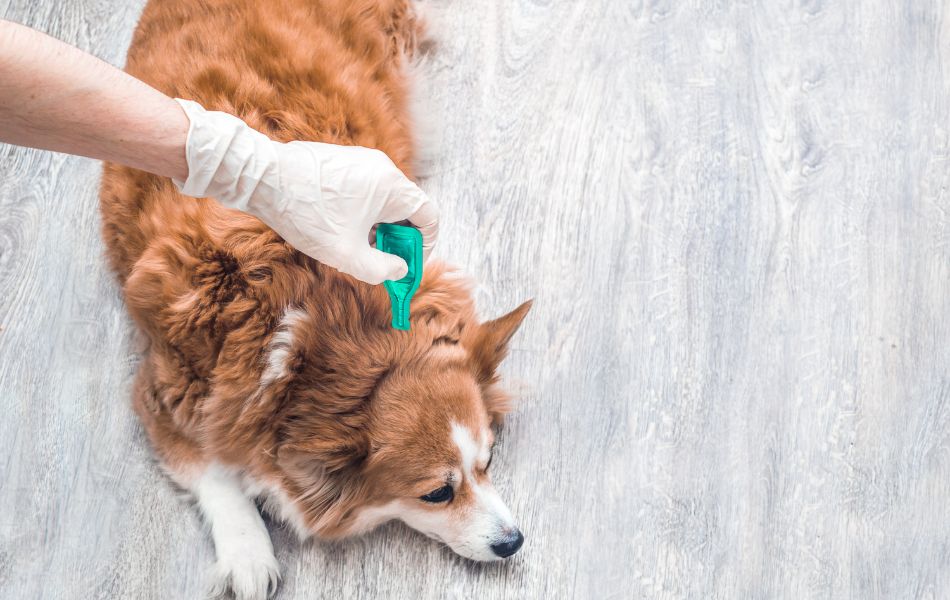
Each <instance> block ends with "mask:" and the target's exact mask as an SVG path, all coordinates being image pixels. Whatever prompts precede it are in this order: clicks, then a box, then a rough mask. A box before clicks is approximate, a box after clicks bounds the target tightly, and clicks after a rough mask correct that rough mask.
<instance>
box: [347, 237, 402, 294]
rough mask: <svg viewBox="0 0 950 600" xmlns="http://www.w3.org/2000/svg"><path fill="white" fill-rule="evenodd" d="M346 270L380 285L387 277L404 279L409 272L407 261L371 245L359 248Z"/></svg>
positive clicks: (367, 281) (361, 278)
mask: <svg viewBox="0 0 950 600" xmlns="http://www.w3.org/2000/svg"><path fill="white" fill-rule="evenodd" d="M346 272H347V273H349V274H350V275H352V276H353V277H356V278H357V279H359V280H361V281H365V282H366V283H369V284H371V285H379V284H380V283H382V282H384V281H386V280H387V279H392V280H396V279H402V278H403V277H405V276H406V273H408V272H409V265H407V264H406V261H404V260H403V259H401V258H400V257H398V256H396V255H395V254H389V253H388V252H383V251H381V250H377V249H375V248H370V247H369V246H363V247H362V248H360V249H359V250H357V252H356V255H355V256H353V259H352V262H351V264H350V265H349V268H348V269H346Z"/></svg>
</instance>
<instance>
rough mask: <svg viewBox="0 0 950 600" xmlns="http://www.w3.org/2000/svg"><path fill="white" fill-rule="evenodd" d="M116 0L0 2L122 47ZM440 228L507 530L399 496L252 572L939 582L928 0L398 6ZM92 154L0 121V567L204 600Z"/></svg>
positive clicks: (826, 594)
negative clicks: (151, 437) (421, 509)
mask: <svg viewBox="0 0 950 600" xmlns="http://www.w3.org/2000/svg"><path fill="white" fill-rule="evenodd" d="M141 5H142V3H141V1H138V0H137V1H131V2H130V1H124V0H123V1H115V0H70V1H68V2H57V1H54V0H13V1H12V2H11V1H10V0H0V15H4V16H5V17H7V18H9V19H13V20H16V21H20V22H24V23H27V24H29V25H32V26H35V27H37V28H39V29H42V30H45V31H47V32H50V33H51V34H53V35H54V36H56V37H59V38H61V39H65V40H67V41H69V42H72V43H75V44H77V45H79V46H80V47H82V48H84V49H86V50H89V51H91V52H94V53H95V54H97V55H99V56H101V57H103V58H105V59H106V60H108V61H110V62H112V63H114V64H121V63H122V62H123V60H124V55H125V50H126V48H127V46H128V43H129V41H130V36H131V31H132V28H133V26H134V24H135V22H136V18H137V16H138V12H139V11H140V9H141ZM426 6H427V7H428V8H429V12H430V13H431V20H432V25H433V29H434V32H435V33H436V35H437V37H438V38H440V39H441V48H440V50H439V52H438V53H437V54H436V56H435V58H434V59H433V62H432V63H430V64H429V69H428V75H427V76H426V77H425V78H424V81H423V83H422V86H421V93H422V95H423V96H425V97H426V98H427V100H428V106H429V108H428V109H427V111H426V113H425V114H426V115H427V121H428V122H429V123H430V124H431V125H432V126H433V127H432V129H433V131H434V133H433V135H432V138H431V139H430V141H429V142H427V144H426V145H427V147H428V148H429V149H430V150H431V151H432V160H431V165H430V176H429V177H428V179H427V180H426V181H425V183H424V187H425V189H426V190H427V191H428V192H430V193H431V194H432V195H433V196H434V197H436V198H437V199H438V200H439V201H440V202H441V203H442V207H443V214H444V220H443V229H442V237H441V242H440V246H439V248H438V250H437V254H438V255H440V256H441V257H443V258H445V259H448V260H450V261H452V262H454V263H457V264H459V265H462V266H463V267H464V268H465V269H466V270H467V271H468V272H469V273H471V274H472V275H474V276H475V277H476V278H477V280H478V281H479V282H480V284H481V287H480V288H479V291H478V300H479V302H480V306H481V308H482V311H483V314H485V315H486V316H491V315H495V314H500V313H501V312H503V311H506V310H508V309H510V308H512V307H513V306H515V305H516V304H517V303H518V302H520V301H521V300H523V299H525V298H527V297H534V298H535V308H534V312H533V313H532V314H531V316H530V317H529V319H528V321H527V322H526V324H525V326H524V328H523V330H522V332H521V333H520V334H519V335H518V337H517V338H516V340H515V343H514V351H513V353H512V356H511V358H510V359H509V361H508V362H507V363H506V365H505V372H506V373H507V374H508V375H509V381H512V382H513V385H515V386H516V387H518V388H519V389H520V390H521V396H522V404H521V408H520V410H519V411H518V412H517V413H516V414H515V415H514V416H513V417H512V418H511V419H510V422H509V423H508V426H507V427H506V429H505V430H504V433H503V434H502V436H501V445H500V447H499V450H498V452H497V453H496V458H495V463H494V466H493V471H494V473H495V479H496V482H497V484H498V486H499V488H500V490H501V492H502V494H503V496H505V497H507V498H508V499H509V500H510V503H511V506H512V508H513V511H514V513H516V515H518V516H519V517H520V521H521V524H522V526H523V529H524V531H525V533H526V536H527V544H526V546H525V548H524V550H523V551H522V552H521V553H520V554H519V555H518V556H517V557H516V558H515V559H514V560H511V561H509V562H506V563H504V564H495V565H490V566H479V565H475V564H472V563H469V562H466V561H464V560H462V559H459V558H457V557H455V556H454V555H452V554H451V553H450V552H449V551H447V550H445V549H443V548H442V547H440V546H439V545H438V544H436V543H435V542H432V541H429V540H427V539H425V538H423V537H422V536H420V535H417V534H415V533H412V532H410V531H408V530H407V529H405V528H403V527H401V526H396V525H392V526H387V527H384V528H383V529H382V530H380V531H379V532H377V533H374V534H372V535H369V536H366V537H364V538H361V539H357V540H353V541H350V542H346V543H339V544H325V543H312V544H308V545H305V546H303V547H301V546H300V545H298V544H297V543H296V542H295V541H294V540H293V538H292V536H291V535H290V534H289V533H288V532H286V531H283V530H280V529H278V528H272V530H273V538H274V542H275V546H276V551H277V555H278V558H279V560H280V562H281V564H282V565H283V573H284V583H283V586H282V588H281V590H280V593H279V595H278V598H279V599H280V600H289V599H308V600H310V599H315V598H333V599H337V598H342V599H350V598H398V599H402V598H433V599H434V598H481V599H499V598H605V599H606V598H641V597H642V598H728V599H734V598H793V599H802V598H860V599H868V598H935V599H936V598H948V597H950V506H948V496H950V429H948V428H950V190H948V186H950V95H948V92H950V4H948V3H945V2H941V1H939V0H938V1H935V0H919V1H918V0H914V1H910V0H907V1H897V2H894V1H887V0H875V1H865V2H862V1H858V0H845V1H840V2H829V1H824V0H802V1H794V2H793V1H787V0H779V1H771V0H769V1H765V0H763V1H759V2H712V1H709V2H706V1H690V2H672V1H664V0H643V1H639V0H631V1H621V0H599V1H594V0H591V1H587V2H568V1H559V2H557V1H555V2H551V1H541V0H536V1H533V2H531V1H508V2H506V1H502V0H497V1H487V0H485V1H483V0H470V1H466V0H457V1H454V2H448V1H439V2H428V3H426ZM98 177H99V165H98V164H97V163H96V162H94V161H91V160H86V159H81V158H67V157H64V156H59V155H52V154H49V153H46V152H38V151H34V150H26V149H20V148H11V147H8V146H0V327H2V329H0V411H2V417H0V449H2V452H0V486H2V487H0V597H2V598H3V599H4V600H6V599H9V600H28V599H33V598H44V599H45V598H49V599H70V600H72V599H76V600H79V599H83V600H86V599H112V598H129V599H143V600H144V599H176V598H200V597H201V596H202V590H203V588H204V585H205V582H206V580H205V574H206V571H207V569H208V567H209V566H210V565H211V563H212V561H213V558H214V556H213V548H212V546H211V543H210V541H209V539H208V537H207V536H206V535H205V534H204V532H203V531H202V527H201V524H200V522H199V519H198V517H197V515H196V512H195V511H194V510H193V509H192V508H191V507H190V506H189V505H188V504H187V502H185V501H182V500H181V499H180V498H178V497H177V495H176V492H175V491H174V490H173V489H172V486H171V485H170V484H169V483H168V481H167V480H166V479H165V477H164V476H163V475H162V474H161V473H160V471H159V470H158V468H157V467H156V466H155V465H154V463H153V462H152V460H151V458H150V451H149V449H148V447H147V444H146V441H145V438H144V436H143V433H142V430H141V428H140V427H139V425H138V424H137V422H136V421H135V419H134V418H133V416H132V414H131V411H130V408H129V393H130V385H131V381H132V375H133V372H134V371H135V367H136V363H137V361H138V359H139V354H138V352H139V351H140V349H141V343H140V342H138V341H137V338H136V335H135V333H134V332H133V330H132V328H131V326H130V323H129V319H128V318H127V316H126V313H125V310H124V308H123V306H122V302H121V300H120V298H119V295H118V290H117V288H116V286H115V284H114V283H113V280H112V277H111V275H110V273H109V272H108V271H107V269H106V265H105V262H104V260H103V259H102V251H103V250H102V244H101V242H100V239H99V231H98V228H99V220H98V215H97V199H96V187H97V182H98Z"/></svg>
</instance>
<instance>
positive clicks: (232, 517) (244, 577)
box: [190, 464, 280, 600]
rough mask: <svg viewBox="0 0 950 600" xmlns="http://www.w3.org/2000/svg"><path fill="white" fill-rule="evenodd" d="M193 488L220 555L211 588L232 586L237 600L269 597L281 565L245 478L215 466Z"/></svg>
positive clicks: (219, 591)
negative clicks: (242, 480) (247, 491)
mask: <svg viewBox="0 0 950 600" xmlns="http://www.w3.org/2000/svg"><path fill="white" fill-rule="evenodd" d="M190 489H191V491H192V492H193V493H194V495H195V497H196V498H197V500H198V506H199V507H200V508H201V512H202V514H203V515H204V517H205V520H206V521H207V523H208V525H209V526H210V527H211V536H212V538H213V539H214V548H215V553H216V554H217V557H218V562H217V563H216V564H215V567H214V582H213V588H212V592H213V593H214V594H217V595H220V594H222V593H224V592H225V591H226V590H228V589H230V590H231V591H232V592H233V593H234V596H235V598H237V599H238V600H265V599H266V598H267V597H268V596H269V595H270V594H271V593H273V591H274V590H275V589H276V588H277V581H278V579H279V578H280V569H279V567H278V565H277V559H275V558H274V548H273V546H272V545H271V541H270V536H269V535H268V533H267V527H266V526H265V525H264V521H263V520H262V519H261V515H260V513H258V512H257V507H256V506H254V502H253V500H251V498H250V497H248V495H247V493H246V492H245V489H244V488H243V486H242V484H241V479H240V477H238V476H237V475H235V474H234V473H233V472H231V471H229V470H227V469H224V468H222V467H220V466H218V465H215V464H211V465H209V466H208V468H207V469H206V470H205V471H204V473H202V474H201V475H200V476H198V477H196V478H195V479H194V481H193V482H192V485H191V486H190Z"/></svg>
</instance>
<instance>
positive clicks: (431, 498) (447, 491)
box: [419, 485, 455, 504]
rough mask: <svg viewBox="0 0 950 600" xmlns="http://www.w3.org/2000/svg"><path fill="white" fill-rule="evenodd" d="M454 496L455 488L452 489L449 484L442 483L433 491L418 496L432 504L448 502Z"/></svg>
mask: <svg viewBox="0 0 950 600" xmlns="http://www.w3.org/2000/svg"><path fill="white" fill-rule="evenodd" d="M454 497H455V490H453V489H452V486H450V485H443V486H442V487H440V488H439V489H437V490H435V491H434V492H429V493H428V494H426V495H425V496H422V497H421V498H419V499H420V500H422V501H424V502H431V503H433V504H438V503H440V502H448V501H449V500H451V499H452V498H454Z"/></svg>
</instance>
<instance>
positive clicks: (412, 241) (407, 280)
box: [376, 223, 422, 331]
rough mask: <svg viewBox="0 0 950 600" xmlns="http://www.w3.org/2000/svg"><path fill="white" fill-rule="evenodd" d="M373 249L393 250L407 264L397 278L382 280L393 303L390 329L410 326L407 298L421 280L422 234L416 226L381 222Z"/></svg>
mask: <svg viewBox="0 0 950 600" xmlns="http://www.w3.org/2000/svg"><path fill="white" fill-rule="evenodd" d="M376 249H377V250H382V251H383V252H388V253H390V254H395V255H396V256H398V257H400V258H402V259H403V260H405V261H406V264H407V265H409V272H408V273H406V276H405V277H403V278H402V279H400V280H398V281H391V280H387V281H385V282H383V285H385V286H386V291H387V292H389V301H390V302H391V303H392V307H393V329H401V330H403V331H408V330H409V302H410V300H412V295H413V294H415V293H416V290H417V289H419V282H420V281H422V234H421V233H419V230H418V229H416V228H415V227H406V226H404V225H394V224H392V223H380V224H379V225H378V226H377V227H376Z"/></svg>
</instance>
